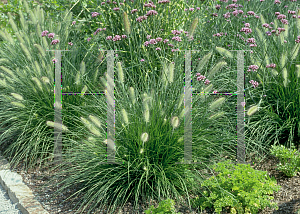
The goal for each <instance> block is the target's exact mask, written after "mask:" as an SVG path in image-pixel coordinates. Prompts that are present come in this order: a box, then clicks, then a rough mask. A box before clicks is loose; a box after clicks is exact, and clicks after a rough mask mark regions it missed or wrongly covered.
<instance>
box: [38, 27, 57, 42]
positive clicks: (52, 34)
mask: <svg viewBox="0 0 300 214" xmlns="http://www.w3.org/2000/svg"><path fill="white" fill-rule="evenodd" d="M47 33H49V31H47V30H44V31H43V32H42V35H41V36H42V37H44V36H47ZM54 36H55V33H49V34H48V38H52V39H53V38H54ZM57 43H59V40H58V39H54V40H52V41H51V45H55V44H57Z"/></svg>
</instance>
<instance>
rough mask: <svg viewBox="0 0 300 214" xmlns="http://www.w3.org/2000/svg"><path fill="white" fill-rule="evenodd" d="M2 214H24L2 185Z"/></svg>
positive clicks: (0, 208) (0, 197)
mask: <svg viewBox="0 0 300 214" xmlns="http://www.w3.org/2000/svg"><path fill="white" fill-rule="evenodd" d="M0 214H22V212H21V211H20V210H19V209H18V208H17V204H13V202H12V201H11V200H10V199H9V197H8V194H7V192H6V191H5V189H4V188H3V187H2V186H1V184H0Z"/></svg>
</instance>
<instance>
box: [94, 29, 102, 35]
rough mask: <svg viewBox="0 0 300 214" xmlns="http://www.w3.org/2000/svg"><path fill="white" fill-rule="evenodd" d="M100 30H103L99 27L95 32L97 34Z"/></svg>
mask: <svg viewBox="0 0 300 214" xmlns="http://www.w3.org/2000/svg"><path fill="white" fill-rule="evenodd" d="M100 31H102V29H101V28H98V29H97V30H96V31H95V32H94V35H97V33H99V32H100Z"/></svg>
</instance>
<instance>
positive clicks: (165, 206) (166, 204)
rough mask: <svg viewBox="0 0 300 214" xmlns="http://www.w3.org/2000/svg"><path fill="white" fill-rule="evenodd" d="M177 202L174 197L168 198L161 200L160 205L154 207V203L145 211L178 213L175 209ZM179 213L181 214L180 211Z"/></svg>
mask: <svg viewBox="0 0 300 214" xmlns="http://www.w3.org/2000/svg"><path fill="white" fill-rule="evenodd" d="M174 205H175V202H174V201H173V200H172V199H169V198H168V199H166V200H164V201H161V202H160V203H159V206H158V207H157V208H154V206H153V205H152V206H151V207H150V208H149V209H148V210H146V211H145V213H146V214H166V213H169V214H176V210H175V207H174ZM177 214H181V213H180V212H179V213H177Z"/></svg>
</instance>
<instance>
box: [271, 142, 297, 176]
mask: <svg viewBox="0 0 300 214" xmlns="http://www.w3.org/2000/svg"><path fill="white" fill-rule="evenodd" d="M292 149H293V150H291V149H288V148H286V147H284V146H283V145H280V146H275V145H272V148H271V149H270V152H271V155H275V156H276V157H277V158H279V160H280V163H279V164H278V165H277V167H278V168H277V169H278V170H280V171H282V172H283V173H284V174H285V175H286V176H288V177H294V176H295V175H296V174H297V172H298V171H300V157H299V152H298V151H297V149H295V146H294V145H292Z"/></svg>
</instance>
